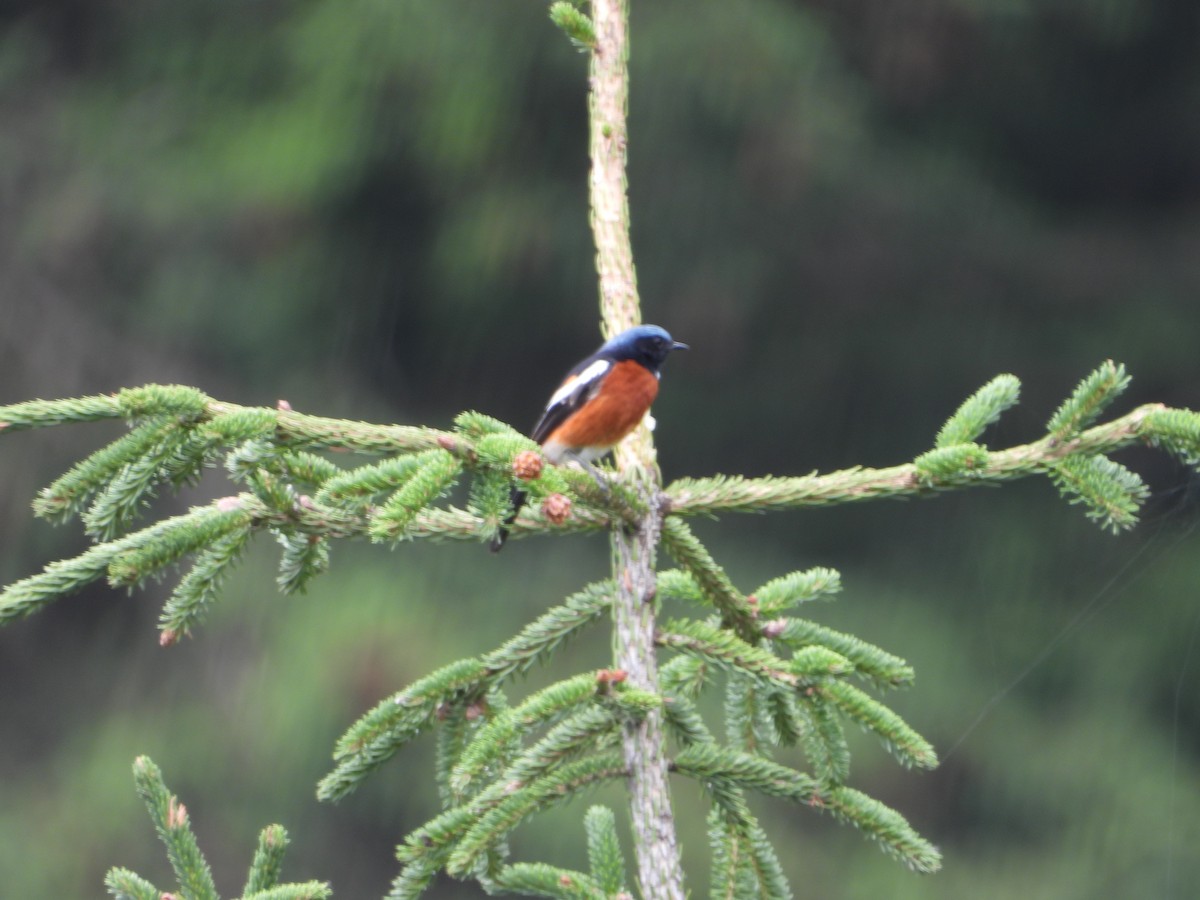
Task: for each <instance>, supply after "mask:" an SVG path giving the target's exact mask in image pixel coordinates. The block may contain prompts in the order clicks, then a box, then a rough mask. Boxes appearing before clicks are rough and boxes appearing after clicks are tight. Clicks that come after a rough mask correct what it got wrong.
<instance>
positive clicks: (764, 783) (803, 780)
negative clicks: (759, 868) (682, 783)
mask: <svg viewBox="0 0 1200 900" xmlns="http://www.w3.org/2000/svg"><path fill="white" fill-rule="evenodd" d="M673 769H674V770H675V771H677V772H679V773H680V774H682V775H687V776H688V777H690V778H694V779H696V780H698V781H702V782H706V783H710V782H728V783H730V784H733V785H736V786H738V787H742V788H751V789H754V790H758V791H761V792H762V793H765V794H769V795H771V796H775V797H781V798H783V799H787V800H792V801H795V802H799V803H803V804H805V805H807V806H812V807H816V808H818V809H828V810H829V811H831V812H832V813H833V814H834V815H835V816H837V817H838V818H840V819H842V820H844V821H847V822H850V823H851V824H853V825H854V826H856V827H857V828H859V829H860V830H861V831H863V832H864V833H865V834H866V835H867V836H868V837H871V838H872V839H874V840H876V841H878V842H879V843H880V845H881V846H882V847H883V848H884V849H885V850H886V851H887V852H888V853H891V854H892V855H894V856H896V857H897V858H899V859H900V860H901V861H903V862H904V863H905V864H906V865H908V866H909V867H910V868H912V869H915V870H916V871H919V872H934V871H937V869H939V868H940V867H941V855H940V854H939V853H938V852H937V850H936V848H934V847H933V845H931V844H930V843H929V842H928V841H926V840H925V839H924V838H922V837H921V836H920V835H918V834H917V833H916V832H915V831H914V830H913V828H912V826H911V825H909V824H908V822H907V821H905V819H904V817H903V816H901V815H900V814H899V813H897V812H896V811H895V810H892V809H890V808H889V807H887V806H885V805H884V804H882V803H880V802H879V801H877V800H873V799H871V798H870V797H868V796H866V795H865V794H863V793H861V792H860V791H856V790H853V789H852V788H848V787H843V786H837V787H833V788H826V787H824V786H823V785H822V784H821V782H819V781H817V780H816V779H814V778H812V777H810V776H808V775H805V774H803V773H801V772H797V771H795V770H794V769H789V768H788V767H786V766H782V765H780V764H779V763H775V762H772V761H771V760H768V759H764V758H763V757H761V756H756V755H754V754H750V753H740V752H738V751H735V750H729V749H727V748H722V747H717V746H715V745H713V744H695V745H693V746H691V747H688V748H687V749H685V750H683V751H682V752H680V753H679V754H678V755H677V756H676V757H675V760H674V765H673Z"/></svg>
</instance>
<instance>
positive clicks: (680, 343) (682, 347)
mask: <svg viewBox="0 0 1200 900" xmlns="http://www.w3.org/2000/svg"><path fill="white" fill-rule="evenodd" d="M671 349H672V350H691V349H692V348H691V347H689V346H688V345H687V344H685V343H684V342H683V341H675V343H673V344H671Z"/></svg>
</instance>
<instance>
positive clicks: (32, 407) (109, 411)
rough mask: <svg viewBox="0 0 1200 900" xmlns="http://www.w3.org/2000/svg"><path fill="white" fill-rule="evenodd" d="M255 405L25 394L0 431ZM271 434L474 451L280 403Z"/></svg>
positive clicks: (206, 413) (231, 411)
mask: <svg viewBox="0 0 1200 900" xmlns="http://www.w3.org/2000/svg"><path fill="white" fill-rule="evenodd" d="M251 411H260V410H259V408H258V407H251V406H240V405H238V404H236V403H226V402H224V401H219V400H213V399H211V398H210V397H207V396H206V395H204V394H203V393H201V392H200V391H198V390H196V389H195V388H189V387H183V386H181V385H162V384H149V385H145V386H144V387H139V388H126V389H125V390H122V391H118V392H117V393H115V394H99V395H96V396H92V397H75V398H68V399H66V400H30V401H28V402H26V403H16V404H13V405H12V406H0V431H5V430H8V429H13V430H16V429H26V428H42V427H46V426H50V425H63V424H67V423H70V422H95V421H98V420H101V419H142V418H145V417H148V416H181V417H185V418H187V419H190V420H192V421H194V422H204V421H210V420H212V419H215V418H217V417H219V416H227V415H236V414H240V413H247V412H251ZM272 412H273V413H274V416H275V422H274V425H275V439H276V440H277V441H278V442H279V443H280V444H289V445H292V446H304V447H313V448H321V449H329V450H350V451H354V452H356V453H398V452H412V451H418V450H431V449H434V448H436V447H441V448H442V449H443V450H448V451H449V452H451V453H453V454H454V455H455V456H460V457H469V456H470V454H471V453H472V452H473V450H472V446H471V444H470V442H469V441H467V440H465V439H464V438H463V437H462V435H458V434H454V433H453V432H449V431H440V430H438V429H436V428H424V427H420V426H416V425H375V424H372V423H369V422H353V421H348V420H345V419H330V418H325V417H323V416H312V415H307V414H305V413H298V412H295V411H293V410H291V409H289V408H288V407H287V404H285V403H281V404H280V408H277V409H275V410H273V411H272Z"/></svg>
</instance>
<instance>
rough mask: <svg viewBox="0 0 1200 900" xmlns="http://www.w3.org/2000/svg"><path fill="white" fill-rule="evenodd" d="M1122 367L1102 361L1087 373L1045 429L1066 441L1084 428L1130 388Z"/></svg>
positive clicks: (1111, 362)
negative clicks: (1092, 370)
mask: <svg viewBox="0 0 1200 900" xmlns="http://www.w3.org/2000/svg"><path fill="white" fill-rule="evenodd" d="M1129 380H1130V379H1129V375H1128V373H1126V371H1125V366H1123V365H1121V364H1120V363H1114V362H1113V361H1112V360H1111V359H1110V360H1107V361H1105V362H1104V363H1103V364H1102V365H1101V366H1100V367H1099V368H1098V369H1096V371H1094V372H1092V373H1091V374H1090V375H1088V376H1087V377H1086V378H1085V379H1083V381H1081V382H1079V386H1078V387H1076V388H1075V390H1074V392H1073V393H1072V394H1071V396H1070V397H1068V398H1067V399H1066V400H1064V401H1063V403H1062V405H1061V406H1060V407H1059V408H1058V409H1057V410H1056V411H1055V413H1054V415H1053V416H1051V417H1050V421H1049V422H1047V423H1046V430H1047V431H1049V432H1050V434H1051V435H1053V436H1054V437H1055V438H1057V439H1059V440H1066V439H1067V438H1069V437H1072V436H1073V435H1075V434H1077V433H1078V432H1079V431H1081V430H1083V429H1084V428H1086V427H1087V426H1088V425H1090V424H1091V423H1092V422H1094V421H1095V420H1096V418H1097V417H1098V416H1099V415H1100V413H1102V412H1104V410H1105V408H1106V407H1107V406H1108V405H1109V404H1110V403H1112V402H1113V401H1114V400H1116V399H1117V397H1119V396H1120V395H1121V393H1122V392H1123V391H1124V390H1125V388H1127V387H1129Z"/></svg>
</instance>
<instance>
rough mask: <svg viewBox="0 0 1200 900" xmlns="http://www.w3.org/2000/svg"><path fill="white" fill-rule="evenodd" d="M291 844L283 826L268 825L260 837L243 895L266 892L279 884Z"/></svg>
mask: <svg viewBox="0 0 1200 900" xmlns="http://www.w3.org/2000/svg"><path fill="white" fill-rule="evenodd" d="M289 843H291V841H290V839H289V838H288V833H287V830H286V829H285V828H284V827H283V826H282V825H268V826H267V827H266V828H264V829H263V831H262V834H260V835H259V836H258V848H257V849H256V850H255V851H254V861H253V862H252V863H251V864H250V875H249V877H248V878H247V879H246V889H245V890H243V891H242V893H243V894H254V893H256V892H258V891H265V890H268V889H269V888H273V887H275V886H276V885H277V884H278V883H279V873H280V870H281V869H282V868H283V854H284V853H285V852H286V851H287V848H288V844H289Z"/></svg>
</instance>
